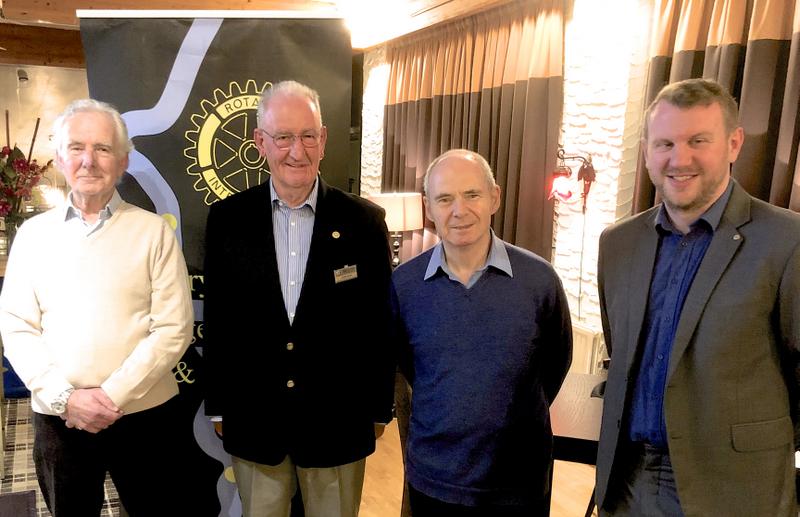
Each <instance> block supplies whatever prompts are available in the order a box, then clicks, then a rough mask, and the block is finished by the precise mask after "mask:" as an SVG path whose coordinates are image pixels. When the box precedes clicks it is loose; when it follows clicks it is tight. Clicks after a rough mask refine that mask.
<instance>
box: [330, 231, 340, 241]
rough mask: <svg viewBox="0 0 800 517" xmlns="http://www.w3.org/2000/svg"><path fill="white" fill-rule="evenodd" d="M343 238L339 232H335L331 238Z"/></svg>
mask: <svg viewBox="0 0 800 517" xmlns="http://www.w3.org/2000/svg"><path fill="white" fill-rule="evenodd" d="M341 236H342V234H341V233H339V232H337V231H334V232H333V233H332V234H331V237H333V238H334V239H338V238H339V237H341Z"/></svg>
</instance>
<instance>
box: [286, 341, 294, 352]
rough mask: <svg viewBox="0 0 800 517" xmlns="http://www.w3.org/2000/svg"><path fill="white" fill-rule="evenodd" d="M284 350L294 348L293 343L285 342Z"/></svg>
mask: <svg viewBox="0 0 800 517" xmlns="http://www.w3.org/2000/svg"><path fill="white" fill-rule="evenodd" d="M286 350H294V343H292V342H291V341H289V342H288V343H286Z"/></svg>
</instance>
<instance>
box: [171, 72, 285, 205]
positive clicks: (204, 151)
mask: <svg viewBox="0 0 800 517" xmlns="http://www.w3.org/2000/svg"><path fill="white" fill-rule="evenodd" d="M267 87H270V88H271V87H272V84H271V83H264V85H263V86H262V87H261V88H258V86H257V85H256V82H255V81H254V80H252V79H250V80H248V81H247V83H246V84H245V87H244V89H242V87H241V86H239V84H238V83H236V82H235V81H234V82H231V83H230V85H229V87H228V93H227V94H226V93H225V92H223V91H222V90H221V89H219V88H217V89H216V90H214V101H213V102H212V101H209V100H207V99H204V100H203V101H202V102H200V107H201V108H202V110H203V113H202V114H199V113H196V114H194V115H192V124H193V125H194V127H195V129H190V130H188V131H187V132H186V133H185V135H184V136H185V137H186V140H187V141H188V143H189V147H187V148H186V149H184V151H183V154H184V155H185V156H186V157H187V158H189V159H190V160H191V163H190V164H189V166H188V167H187V168H186V172H188V173H189V174H190V175H192V176H197V181H195V183H194V189H195V190H196V191H198V192H205V193H206V196H205V202H206V204H207V205H210V204H211V203H213V202H215V201H217V200H219V199H225V198H226V197H228V196H230V195H231V194H234V193H236V192H240V191H242V190H246V189H248V188H250V187H253V186H255V185H259V184H261V183H263V182H264V181H266V179H267V177H268V170H267V168H266V167H267V165H266V163H265V162H266V159H265V158H263V157H261V156H260V155H259V154H258V149H257V148H256V144H255V142H254V141H253V129H254V128H255V127H256V109H257V108H258V100H259V98H260V97H261V93H262V92H263V91H264V89H265V88H267Z"/></svg>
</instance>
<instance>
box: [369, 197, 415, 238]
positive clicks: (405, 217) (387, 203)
mask: <svg viewBox="0 0 800 517" xmlns="http://www.w3.org/2000/svg"><path fill="white" fill-rule="evenodd" d="M368 199H369V200H370V201H372V202H373V203H375V204H377V205H380V206H381V207H383V209H384V210H386V226H388V227H389V231H390V232H405V231H409V230H419V229H420V228H422V195H421V194H420V193H419V192H396V193H391V194H371V195H370V196H368Z"/></svg>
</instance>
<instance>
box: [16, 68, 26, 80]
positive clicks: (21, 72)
mask: <svg viewBox="0 0 800 517" xmlns="http://www.w3.org/2000/svg"><path fill="white" fill-rule="evenodd" d="M27 80H28V72H27V71H26V70H25V69H24V68H17V81H19V82H21V83H24V82H26V81H27Z"/></svg>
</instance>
